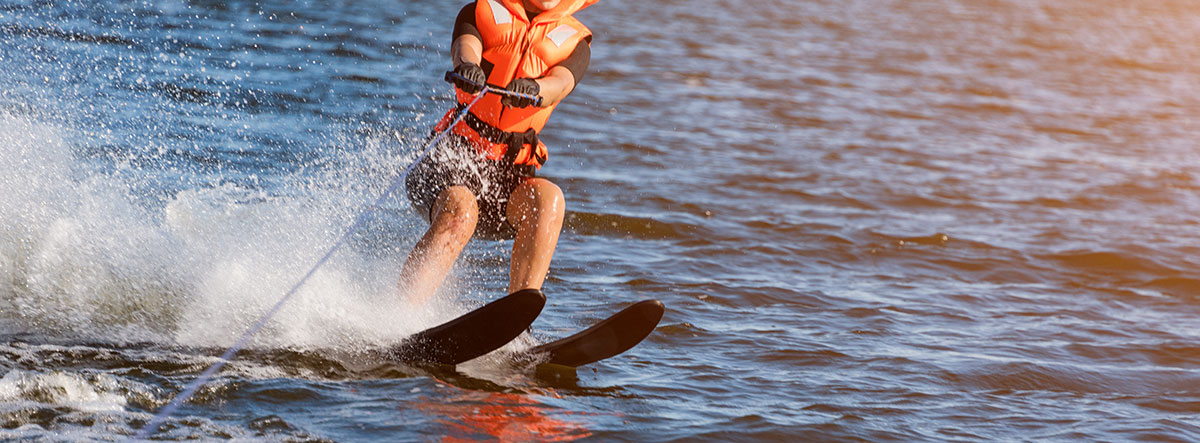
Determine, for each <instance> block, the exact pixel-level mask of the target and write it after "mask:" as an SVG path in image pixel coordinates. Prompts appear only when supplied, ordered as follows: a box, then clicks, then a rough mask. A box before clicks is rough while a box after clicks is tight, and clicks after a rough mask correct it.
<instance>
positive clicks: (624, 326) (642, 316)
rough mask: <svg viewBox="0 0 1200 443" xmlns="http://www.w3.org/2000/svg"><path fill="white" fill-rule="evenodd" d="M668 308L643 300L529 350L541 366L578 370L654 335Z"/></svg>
mask: <svg viewBox="0 0 1200 443" xmlns="http://www.w3.org/2000/svg"><path fill="white" fill-rule="evenodd" d="M664 311H665V308H664V307H663V304H662V302H660V301H658V300H643V301H640V302H637V303H634V304H633V305H631V306H629V307H627V308H625V309H623V310H621V312H618V313H616V314H613V316H611V317H609V318H606V319H604V320H602V321H600V322H599V323H596V324H595V325H593V326H592V327H590V328H587V329H584V330H582V331H579V332H578V333H575V334H574V335H571V336H570V337H566V338H563V339H560V340H555V341H552V342H550V343H546V344H542V345H539V346H535V347H533V348H530V349H529V350H527V351H525V354H526V355H527V356H528V358H531V359H536V360H537V361H538V362H539V363H540V364H553V365H560V366H569V367H578V366H583V365H586V364H589V363H595V362H597V361H600V360H604V359H606V358H609V357H612V356H614V355H617V354H620V353H622V352H625V351H627V350H629V349H630V348H632V347H634V346H636V345H637V344H638V343H641V341H642V340H643V339H645V338H646V337H647V336H649V335H650V333H651V332H654V328H655V327H656V326H658V322H659V321H660V320H662V317H663V312H664Z"/></svg>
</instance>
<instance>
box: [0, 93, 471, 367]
mask: <svg viewBox="0 0 1200 443" xmlns="http://www.w3.org/2000/svg"><path fill="white" fill-rule="evenodd" d="M74 138H75V134H74V133H73V131H72V130H71V129H69V128H67V127H64V126H60V125H53V124H47V123H43V122H39V121H38V120H37V119H36V118H33V117H31V116H21V115H14V114H11V113H3V111H0V278H2V279H3V282H4V283H0V308H5V309H4V310H3V312H0V320H2V321H0V324H5V323H7V324H9V325H11V327H12V329H13V330H14V331H20V332H21V333H23V334H31V335H33V336H34V337H35V338H36V337H45V338H49V339H54V340H60V339H66V340H89V341H99V342H109V343H134V342H146V341H150V342H158V343H167V344H178V345H185V346H217V347H224V346H229V345H231V344H233V343H234V342H235V341H236V339H237V338H238V337H239V336H240V335H241V334H242V333H243V332H244V331H245V330H247V329H248V328H249V327H250V326H251V325H253V324H254V322H255V321H256V320H257V318H258V317H259V316H260V315H261V314H262V313H264V312H266V311H267V309H269V308H270V307H271V306H272V305H274V303H275V302H276V301H277V300H279V299H280V298H281V297H282V296H283V295H284V294H285V293H286V292H287V291H288V289H290V288H291V286H292V285H294V284H295V283H296V282H297V281H298V280H299V279H300V278H301V277H302V276H303V275H304V274H305V273H306V272H307V271H308V269H310V268H311V267H312V265H313V264H314V263H315V261H316V259H317V258H319V257H320V256H321V255H323V254H324V252H325V251H326V250H327V249H328V248H329V247H330V246H332V245H333V244H334V243H335V242H336V241H337V240H338V238H339V237H340V236H341V234H342V232H343V231H344V230H345V229H346V228H347V227H348V226H349V225H350V224H351V222H352V221H353V219H354V217H356V216H357V215H358V212H359V211H360V210H361V209H362V205H363V204H364V203H366V202H369V201H371V200H372V199H374V198H375V197H376V196H377V195H378V193H379V192H380V190H382V189H383V188H384V186H385V185H386V184H387V183H386V182H387V180H388V179H390V178H391V177H390V176H389V175H391V174H394V172H391V171H394V170H396V165H397V164H403V163H402V162H403V161H404V160H405V159H402V158H401V159H397V158H393V157H389V156H387V155H385V154H381V152H383V151H386V150H387V149H386V148H385V147H384V145H383V141H382V140H383V137H379V139H376V140H366V141H361V142H360V143H367V144H369V146H367V147H366V148H365V149H363V150H362V152H361V154H358V155H359V156H358V157H354V158H350V159H347V160H345V161H344V162H343V163H341V164H338V165H333V166H330V167H328V168H326V169H323V170H315V171H314V170H309V171H301V172H298V173H296V174H294V175H292V176H286V177H282V178H280V180H279V183H278V184H277V185H276V186H272V187H270V188H265V187H254V186H248V185H238V184H231V183H225V184H221V185H216V186H213V185H204V184H200V185H196V186H193V187H190V188H186V189H183V190H180V191H175V192H173V193H172V194H170V195H168V196H166V197H165V198H164V197H162V196H147V195H143V194H146V193H147V191H146V190H147V189H149V190H154V189H159V188H161V187H162V186H163V185H161V184H157V183H155V182H154V180H155V174H154V173H153V171H150V170H144V169H142V168H144V166H135V164H137V163H144V162H124V163H121V164H119V165H117V170H115V171H113V170H109V171H102V168H100V167H98V166H96V165H94V164H92V163H94V162H92V163H90V162H89V161H87V160H85V159H80V158H77V157H76V154H75V153H74V151H76V150H78V149H79V148H78V147H76V146H75V145H73V144H72V143H70V142H68V140H72V139H74ZM393 150H394V149H393ZM151 151H153V150H151ZM151 156H152V155H151ZM150 160H153V159H150ZM380 164H383V165H385V166H383V167H380ZM387 165H391V166H390V167H388V166H387ZM363 170H375V171H382V172H381V173H379V174H378V175H368V176H364V175H363V174H362V173H361V171H363ZM18 171H19V172H20V173H19V174H18V173H14V172H18ZM4 172H8V173H7V174H5V173H4ZM217 179H219V177H218V178H217ZM171 186H180V184H179V183H177V182H174V183H171ZM160 191H161V190H160ZM150 193H153V191H152V192H150ZM392 200H393V201H399V199H398V198H396V197H394V198H393V199H392ZM385 209H389V210H391V211H390V212H389V213H396V212H398V210H397V208H385ZM377 218H379V220H378V221H373V224H371V226H368V227H367V231H375V232H379V231H386V232H388V233H389V234H391V235H394V233H395V232H399V233H400V234H401V236H403V238H404V240H403V241H415V239H416V236H417V235H418V234H419V229H420V228H421V226H418V225H416V224H415V223H414V222H416V219H415V218H414V217H408V218H405V219H401V220H396V219H394V217H393V219H388V218H386V217H377ZM368 234H369V233H368ZM407 247H408V245H406V244H400V245H392V244H387V245H377V244H375V243H374V242H373V241H372V238H370V237H369V236H368V235H367V234H363V235H360V236H357V237H354V238H352V239H351V242H350V244H349V246H348V247H346V248H343V249H342V250H341V251H340V252H339V253H338V254H337V255H335V256H334V258H333V260H331V261H330V262H329V263H328V264H327V265H325V266H324V267H323V268H322V269H321V270H319V271H318V272H317V273H316V274H315V275H314V276H313V278H312V279H311V280H310V281H309V283H308V284H307V285H306V286H305V287H303V288H302V289H301V290H300V291H299V292H298V293H297V294H296V296H295V297H294V298H293V299H292V300H291V301H290V302H289V303H288V304H287V305H285V307H284V309H283V310H282V311H281V312H279V314H278V315H277V316H276V318H275V319H273V321H272V322H270V323H269V324H268V326H267V327H266V328H265V329H264V331H263V332H261V333H260V334H259V335H258V336H256V337H255V339H254V341H253V342H252V343H251V346H252V347H253V346H263V347H301V348H347V347H351V348H353V347H360V346H374V345H380V344H386V343H391V342H394V341H396V340H398V339H400V338H402V337H404V336H406V335H408V334H410V333H412V332H415V331H417V330H419V329H422V328H424V327H428V326H430V325H432V324H434V323H436V322H437V321H440V320H445V319H447V318H449V317H451V316H452V315H454V314H456V313H459V312H462V311H463V310H465V309H464V308H463V307H461V306H460V305H458V304H456V303H448V302H440V303H432V304H430V305H428V306H424V307H422V308H421V309H414V308H413V307H412V306H409V305H408V304H407V303H405V302H404V301H403V300H402V294H399V293H398V291H397V289H396V282H397V281H398V278H399V276H398V272H399V268H400V260H402V259H403V255H404V253H406V252H407ZM445 298H455V297H444V298H443V299H445Z"/></svg>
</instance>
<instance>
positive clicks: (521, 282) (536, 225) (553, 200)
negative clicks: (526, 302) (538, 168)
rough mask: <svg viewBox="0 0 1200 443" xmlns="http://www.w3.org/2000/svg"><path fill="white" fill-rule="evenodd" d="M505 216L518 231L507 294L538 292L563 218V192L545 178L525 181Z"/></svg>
mask: <svg viewBox="0 0 1200 443" xmlns="http://www.w3.org/2000/svg"><path fill="white" fill-rule="evenodd" d="M505 212H506V215H507V216H508V223H509V224H510V225H512V226H513V228H515V229H516V231H517V236H516V238H515V239H514V240H513V250H512V264H511V268H510V270H509V280H508V292H509V293H510V294H511V293H513V292H516V291H519V290H522V289H530V288H532V289H541V288H542V282H544V281H545V280H546V272H547V271H549V270H550V258H551V257H553V256H554V247H555V245H557V244H558V234H559V232H560V231H561V230H562V224H563V218H564V215H565V214H566V199H565V198H564V197H563V193H562V190H561V189H559V188H558V185H555V184H554V183H551V182H550V181H549V180H546V179H544V178H531V179H529V180H525V181H524V182H523V183H521V184H520V185H517V188H516V189H515V190H513V193H512V196H511V197H510V198H509V201H508V208H507V210H506V211H505Z"/></svg>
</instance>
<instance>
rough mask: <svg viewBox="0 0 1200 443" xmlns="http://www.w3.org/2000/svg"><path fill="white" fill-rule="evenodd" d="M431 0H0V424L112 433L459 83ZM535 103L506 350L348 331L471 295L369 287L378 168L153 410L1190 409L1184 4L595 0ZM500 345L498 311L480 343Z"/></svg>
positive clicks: (680, 420)
mask: <svg viewBox="0 0 1200 443" xmlns="http://www.w3.org/2000/svg"><path fill="white" fill-rule="evenodd" d="M460 6H461V5H460V4H458V2H434V1H424V0H422V1H414V2H382V1H375V0H367V1H357V2H305V1H297V2H282V3H279V2H272V3H270V4H263V3H255V2H237V1H235V2H208V1H173V0H169V1H119V2H83V1H62V2H49V3H47V2H33V1H20V0H18V1H11V2H8V3H5V4H2V5H0V67H2V68H3V69H2V70H3V72H4V73H5V74H4V75H0V279H2V282H3V283H0V439H4V440H9V439H13V440H19V439H33V440H36V439H49V440H104V439H120V438H123V437H128V436H131V435H133V433H134V432H136V431H137V429H139V428H140V427H141V426H143V425H145V423H146V422H147V421H148V420H149V419H150V417H151V416H152V414H153V413H154V412H155V411H158V410H159V409H160V408H162V407H163V406H164V405H166V403H167V402H168V401H170V399H171V398H172V396H174V395H175V394H177V393H178V392H179V391H180V390H182V389H183V386H184V385H185V384H186V383H188V382H189V381H191V380H192V379H193V378H194V377H195V376H196V375H197V374H199V373H200V372H201V371H203V370H204V368H205V367H207V366H208V365H211V364H212V363H214V362H216V357H215V356H216V355H219V353H220V352H221V351H222V350H223V349H224V347H226V346H229V345H231V344H232V343H233V342H234V341H235V340H236V339H237V337H238V336H239V335H240V334H241V333H242V332H243V331H244V330H245V329H246V328H248V327H249V326H250V325H251V324H253V322H254V321H255V320H256V319H257V317H258V316H259V315H260V314H261V313H262V312H263V311H265V310H266V309H268V308H269V307H270V306H271V305H272V304H273V303H275V301H276V300H278V299H279V297H281V296H283V294H284V292H285V291H287V289H288V288H289V287H290V286H291V285H292V284H294V283H295V282H296V281H297V280H298V279H299V278H300V277H301V276H302V275H303V274H304V273H305V272H306V271H307V270H308V269H309V267H311V266H312V265H313V263H314V262H315V261H316V260H317V259H318V258H319V257H320V256H321V254H323V253H324V251H325V250H327V248H329V247H330V246H331V245H332V244H333V242H335V241H336V240H337V238H338V236H339V235H341V233H342V232H344V229H345V228H346V227H347V226H349V224H350V223H351V222H352V221H353V220H354V218H355V217H356V216H357V215H358V214H359V213H360V211H362V210H363V209H364V207H363V205H365V204H367V203H368V202H370V201H372V200H374V199H375V198H376V197H377V196H378V195H379V193H380V192H382V191H383V190H384V189H385V188H386V187H387V186H388V184H389V182H390V180H392V179H393V178H394V177H395V176H396V175H397V174H399V173H400V171H402V170H403V169H404V168H405V167H406V166H407V165H408V164H409V163H410V162H412V161H413V160H414V159H415V158H416V155H417V153H418V151H419V149H420V147H421V145H422V143H423V142H424V140H425V138H426V137H427V135H428V132H429V130H430V129H431V127H432V126H433V124H434V123H435V121H436V120H437V119H438V118H440V117H441V116H442V115H443V114H444V113H445V111H446V110H447V109H448V108H449V107H450V103H451V99H452V98H451V95H450V92H451V90H450V88H449V86H448V85H446V84H445V83H444V82H442V80H441V78H442V73H443V72H444V71H445V70H447V69H450V65H449V54H448V52H449V50H448V47H449V42H450V31H451V27H452V24H453V20H454V16H455V14H456V12H457V11H458V8H459V7H460ZM577 16H578V18H579V19H580V20H582V21H583V22H584V23H586V24H587V25H588V26H589V27H590V28H591V29H592V31H593V32H594V34H595V37H594V40H593V43H592V60H591V64H590V68H589V70H588V72H587V75H586V77H585V78H584V80H583V82H582V83H581V84H580V85H579V87H578V89H577V90H576V91H575V92H573V93H572V95H571V96H570V97H569V98H568V99H567V100H566V101H565V102H564V103H563V104H562V105H561V106H559V108H558V109H557V111H556V112H555V115H554V117H553V118H552V119H551V120H550V123H549V124H548V125H547V128H546V131H545V133H544V134H542V139H543V140H544V141H545V142H546V143H547V145H549V146H550V150H551V154H550V160H549V162H548V163H547V165H546V166H545V167H544V168H543V169H542V170H541V171H540V172H539V174H540V175H541V176H544V177H547V178H549V179H550V180H552V181H554V182H555V183H557V184H558V185H559V186H560V187H562V189H563V190H564V192H565V194H566V196H567V208H568V209H567V210H568V213H567V223H566V224H567V226H566V228H565V230H564V233H563V235H562V239H561V240H560V244H559V247H558V250H557V251H556V254H555V257H554V260H555V261H554V263H553V266H552V269H551V273H550V276H549V278H548V280H547V283H546V287H545V290H546V293H547V298H548V301H547V305H546V308H545V310H544V311H543V312H542V314H541V316H540V317H539V319H538V320H537V322H535V323H534V325H533V327H532V331H531V334H530V335H529V336H527V337H524V338H522V339H521V340H520V342H519V343H516V344H514V345H512V347H524V346H529V345H531V344H533V343H537V342H544V341H547V340H551V339H554V338H557V337H562V336H565V335H568V334H570V333H572V332H574V331H577V330H579V329H581V328H584V327H586V326H587V325H590V324H592V323H593V322H595V321H597V320H600V319H602V318H604V317H606V316H608V315H609V314H611V313H613V312H615V311H617V310H619V309H620V308H622V307H624V306H626V305H628V304H630V303H633V302H635V301H637V300H641V299H646V298H654V299H659V300H661V301H663V302H664V303H665V305H666V306H667V314H666V316H665V317H664V319H663V321H662V323H661V324H660V326H659V328H658V329H657V330H656V331H655V333H654V334H652V335H651V336H650V338H648V339H647V340H646V342H644V343H642V344H641V345H639V346H638V347H636V348H634V349H633V350H631V351H629V352H627V353H625V354H622V355H621V356H618V357H615V358H612V359H609V360H605V361H603V362H600V363H597V364H594V365H591V366H587V367H584V368H580V369H579V370H578V371H577V372H570V371H566V372H561V371H560V372H553V371H550V372H538V373H534V372H532V371H525V370H524V369H521V368H516V367H513V365H512V364H510V363H509V362H507V361H506V359H505V358H504V357H503V356H497V355H492V356H488V357H485V358H481V359H477V360H475V361H472V362H469V363H468V364H464V365H460V366H459V367H458V368H457V369H446V368H443V369H428V368H413V367H407V366H404V365H400V364H395V363H389V362H384V361H380V360H379V359H378V358H373V357H372V351H377V350H378V349H380V348H381V347H383V346H386V345H388V344H392V343H396V342H397V341H399V340H401V339H403V337H405V336H407V335H409V334H411V333H413V332H415V331H418V330H420V329H422V328H424V327H428V326H431V325H434V324H437V323H439V322H441V321H444V320H447V319H449V318H452V317H453V316H454V315H456V314H459V313H462V312H465V311H466V310H467V309H469V308H471V307H475V306H479V305H481V304H483V303H484V302H486V301H488V300H493V299H496V298H498V297H499V296H501V295H502V293H503V292H504V290H505V289H506V285H507V272H508V259H507V254H508V248H509V247H510V244H508V243H504V242H476V243H473V244H472V245H471V246H469V247H468V250H467V252H466V253H465V254H464V257H463V258H462V259H461V260H460V263H459V265H458V266H457V267H456V269H455V271H454V273H453V276H452V277H451V280H450V281H449V282H448V284H447V285H446V286H445V287H444V288H442V289H441V290H440V292H439V295H438V297H436V298H435V300H436V302H435V303H433V305H432V306H429V307H427V308H424V309H419V310H414V309H412V308H411V307H410V306H409V305H408V304H406V303H405V302H404V300H403V294H400V293H399V290H398V289H397V282H398V281H399V279H400V275H399V272H400V267H401V265H402V263H403V261H404V259H405V257H406V255H407V252H408V250H409V249H410V248H411V247H412V245H413V244H414V243H415V242H416V240H417V238H418V237H419V236H420V234H421V232H422V230H423V229H424V227H425V226H424V223H423V222H422V221H421V220H420V217H418V216H416V215H415V214H413V213H412V211H411V210H410V208H409V207H408V203H407V202H406V201H405V200H404V198H403V197H399V196H398V197H397V198H392V199H389V200H388V201H387V202H386V203H385V204H384V205H382V206H381V207H378V208H372V209H373V210H374V211H375V212H373V213H372V216H371V218H370V220H369V221H368V224H367V227H366V229H364V230H363V231H362V232H361V233H359V234H357V235H355V236H353V237H351V238H350V241H349V244H348V247H347V248H345V249H344V250H342V251H341V252H339V253H338V254H337V255H336V256H335V257H334V258H333V260H332V261H331V262H330V263H329V264H328V265H327V266H325V267H323V268H322V269H321V270H320V271H319V272H318V273H317V274H316V275H314V278H313V280H312V282H311V283H310V284H308V285H306V286H305V288H304V289H303V290H302V291H301V292H300V293H298V294H297V298H296V299H295V300H294V301H292V302H290V303H289V304H288V305H287V306H286V307H285V309H284V310H283V311H281V312H280V313H279V315H278V316H277V317H276V318H275V319H274V320H272V321H271V322H270V323H269V324H268V325H267V327H266V328H265V329H264V330H263V331H262V332H261V333H260V334H258V335H257V336H256V337H255V339H254V340H253V341H252V342H251V344H250V346H249V347H248V349H247V350H245V351H243V352H241V353H239V354H238V355H237V357H236V358H235V359H234V360H233V361H231V362H230V363H229V365H228V366H226V367H225V368H224V369H223V370H222V371H221V373H220V374H219V375H218V376H217V377H216V378H215V379H214V381H213V382H211V383H209V384H206V385H205V386H204V387H203V388H201V389H200V390H199V392H198V393H197V395H196V396H195V397H194V398H193V399H192V400H191V401H190V402H188V403H187V404H185V405H184V407H183V408H181V409H180V410H179V412H178V414H177V415H176V416H174V417H171V418H170V419H168V420H167V422H166V425H165V426H164V427H163V428H162V429H161V431H160V433H159V434H156V437H157V438H162V439H169V440H184V439H217V438H222V439H223V438H239V439H262V440H286V439H296V440H321V439H328V440H335V441H369V440H414V439H429V438H444V439H448V440H457V439H476V438H500V439H514V440H571V439H578V438H594V439H604V440H610V439H611V440H636V441H658V440H674V439H688V440H817V441H829V440H833V441H844V440H850V441H945V440H955V441H959V440H963V441H995V440H1071V441H1075V440H1084V441H1094V440H1104V441H1114V440H1115V441H1124V440H1138V441H1194V440H1200V419H1197V417H1200V390H1197V386H1200V371H1198V369H1197V368H1198V367H1200V346H1198V345H1197V343H1198V342H1200V341H1198V339H1200V330H1198V329H1197V328H1196V326H1195V325H1196V321H1195V320H1196V318H1197V317H1198V316H1200V308H1198V307H1197V303H1196V302H1197V300H1198V297H1197V294H1200V278H1198V277H1197V276H1196V275H1197V274H1198V272H1197V271H1200V261H1198V260H1197V258H1196V257H1200V234H1198V233H1200V221H1198V219H1197V217H1196V214H1197V213H1200V198H1197V195H1198V191H1200V154H1198V153H1197V152H1198V151H1197V150H1196V134H1200V124H1198V123H1197V120H1196V118H1195V117H1194V116H1196V115H1200V100H1198V99H1197V97H1200V75H1197V74H1200V65H1197V64H1196V62H1195V60H1198V59H1200V49H1198V46H1197V45H1195V44H1193V42H1195V41H1198V40H1200V21H1198V20H1196V18H1197V17H1200V2H1196V1H1193V0H1164V1H1156V2H1122V1H1116V0H1100V1H1077V0H1061V1H1049V0H998V1H988V2H972V1H963V0H889V1H862V0H849V1H804V2H796V1H790V0H768V1H762V2H734V3H730V2H719V1H715V0H683V1H671V2H634V1H628V0H603V1H600V2H598V3H596V4H595V5H593V6H591V7H589V8H588V9H586V10H584V11H581V12H580V13H579V14H578V15H577ZM510 349H511V347H510Z"/></svg>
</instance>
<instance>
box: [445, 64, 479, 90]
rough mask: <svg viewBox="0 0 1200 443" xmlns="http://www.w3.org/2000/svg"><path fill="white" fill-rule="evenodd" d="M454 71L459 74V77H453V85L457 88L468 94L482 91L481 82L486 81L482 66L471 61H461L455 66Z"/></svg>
mask: <svg viewBox="0 0 1200 443" xmlns="http://www.w3.org/2000/svg"><path fill="white" fill-rule="evenodd" d="M454 73H455V74H458V75H459V77H453V78H454V86H458V89H462V90H463V91H464V92H466V93H468V94H474V93H477V92H479V91H482V90H483V84H484V82H486V81H487V76H486V75H484V73H483V68H481V67H479V65H477V64H474V63H471V62H463V63H460V64H459V65H458V66H455V67H454Z"/></svg>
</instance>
